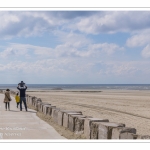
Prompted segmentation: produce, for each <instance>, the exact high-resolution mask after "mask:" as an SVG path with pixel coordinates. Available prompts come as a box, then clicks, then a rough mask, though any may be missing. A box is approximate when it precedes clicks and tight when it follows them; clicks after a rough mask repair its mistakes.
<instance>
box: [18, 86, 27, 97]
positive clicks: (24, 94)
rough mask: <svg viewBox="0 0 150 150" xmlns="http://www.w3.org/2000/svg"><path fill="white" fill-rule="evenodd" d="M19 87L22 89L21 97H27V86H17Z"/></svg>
mask: <svg viewBox="0 0 150 150" xmlns="http://www.w3.org/2000/svg"><path fill="white" fill-rule="evenodd" d="M17 89H18V90H19V91H20V97H26V89H27V86H26V87H25V88H19V87H17Z"/></svg>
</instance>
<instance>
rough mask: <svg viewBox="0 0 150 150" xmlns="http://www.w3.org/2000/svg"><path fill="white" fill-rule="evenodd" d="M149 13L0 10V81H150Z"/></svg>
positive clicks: (90, 82) (80, 82) (126, 82)
mask: <svg viewBox="0 0 150 150" xmlns="http://www.w3.org/2000/svg"><path fill="white" fill-rule="evenodd" d="M149 76H150V11H69V10H68V11H0V84H16V83H19V82H20V81H22V80H23V81H24V82H25V83H27V84H150V77H149Z"/></svg>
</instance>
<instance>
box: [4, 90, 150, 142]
mask: <svg viewBox="0 0 150 150" xmlns="http://www.w3.org/2000/svg"><path fill="white" fill-rule="evenodd" d="M1 92H3V91H1ZM11 94H13V95H14V94H16V92H15V91H11ZM26 98H27V104H28V106H32V107H33V108H34V109H35V110H37V112H40V113H42V114H44V115H45V116H50V117H51V118H52V119H53V121H54V122H55V123H56V124H57V125H59V126H63V127H65V128H67V129H68V130H70V131H71V132H73V133H76V134H84V136H85V137H86V138H87V139H149V138H150V136H148V135H137V134H136V129H135V128H132V127H126V125H125V124H122V123H118V122H109V120H108V119H107V118H93V117H92V116H86V114H82V112H81V111H74V110H62V109H60V108H57V106H53V104H49V103H44V102H42V100H41V99H39V98H37V97H33V96H30V95H26Z"/></svg>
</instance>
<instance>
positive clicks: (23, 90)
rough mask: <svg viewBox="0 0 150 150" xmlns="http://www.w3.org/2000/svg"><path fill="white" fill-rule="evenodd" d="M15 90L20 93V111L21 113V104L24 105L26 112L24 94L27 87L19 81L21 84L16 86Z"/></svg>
mask: <svg viewBox="0 0 150 150" xmlns="http://www.w3.org/2000/svg"><path fill="white" fill-rule="evenodd" d="M17 89H18V90H19V91H20V111H22V102H23V103H24V107H25V109H26V111H27V104H26V94H25V93H26V89H27V86H26V85H25V83H24V82H23V81H21V83H19V84H18V87H17Z"/></svg>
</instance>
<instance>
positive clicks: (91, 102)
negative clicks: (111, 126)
mask: <svg viewBox="0 0 150 150" xmlns="http://www.w3.org/2000/svg"><path fill="white" fill-rule="evenodd" d="M27 94H29V95H31V96H36V97H38V98H41V99H42V101H43V102H49V103H50V104H52V105H55V106H56V107H58V108H61V109H66V110H71V109H72V110H80V111H82V113H83V114H84V115H87V116H92V117H98V118H103V119H109V121H110V122H118V123H125V124H126V127H133V128H136V129H137V134H140V135H150V91H148V90H141V91H137V90H101V91H63V90H60V91H59V90H56V91H53V90H51V91H38V92H37V91H32V92H31V91H27Z"/></svg>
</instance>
